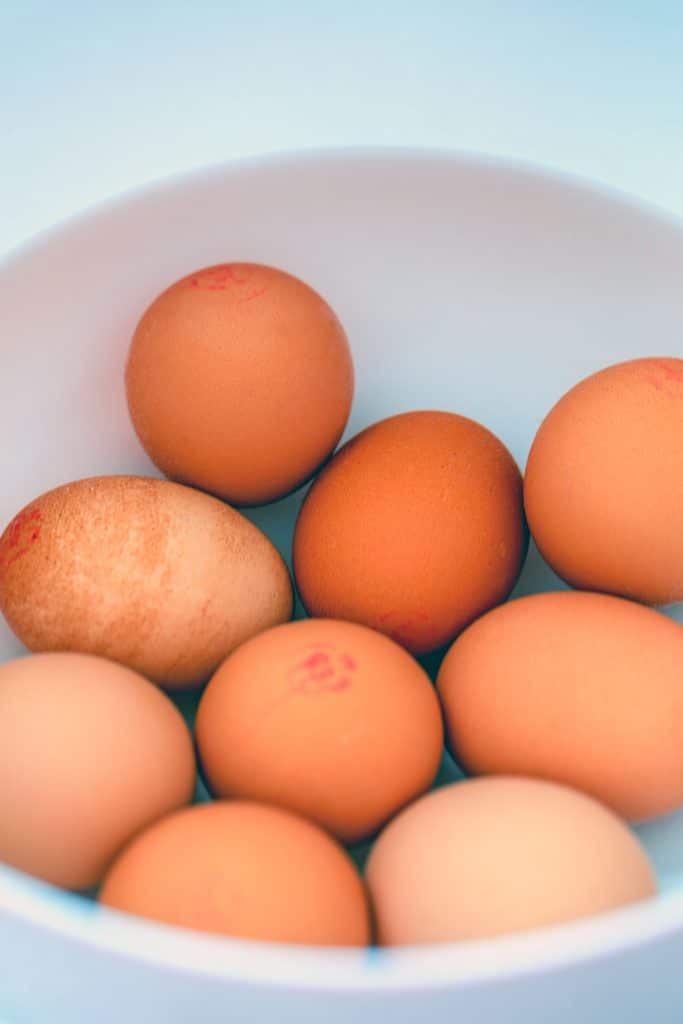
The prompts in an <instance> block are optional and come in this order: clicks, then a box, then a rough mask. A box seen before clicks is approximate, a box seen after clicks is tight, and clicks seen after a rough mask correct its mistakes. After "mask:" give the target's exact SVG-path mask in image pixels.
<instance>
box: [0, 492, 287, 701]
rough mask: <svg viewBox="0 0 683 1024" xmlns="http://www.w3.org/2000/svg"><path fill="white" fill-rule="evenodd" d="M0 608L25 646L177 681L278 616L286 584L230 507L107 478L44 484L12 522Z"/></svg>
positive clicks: (2, 548) (264, 543)
mask: <svg viewBox="0 0 683 1024" xmlns="http://www.w3.org/2000/svg"><path fill="white" fill-rule="evenodd" d="M0 609H1V610H2V612H3V614H4V616H5V618H6V619H7V621H8V623H9V625H10V626H11V627H12V629H13V630H14V632H15V633H16V634H17V636H18V637H19V638H20V640H22V641H23V643H24V644H25V645H26V646H27V647H28V648H29V649H30V650H33V651H50V650H67V651H81V652H84V653H88V654H97V655H101V656H103V657H107V658H111V659H112V660H114V661H118V662H121V663H122V664H124V665H128V666H129V667H130V668H133V669H135V670H136V671H138V672H141V673H143V674H144V675H146V676H149V677H150V678H152V679H154V680H156V681H158V682H160V683H162V684H163V685H164V686H168V687H182V686H190V685H196V684H198V683H200V682H202V681H203V680H205V679H206V678H207V677H208V675H209V674H210V673H211V671H212V670H213V669H214V668H215V667H216V665H218V664H219V663H220V662H221V661H222V659H223V658H224V657H225V656H226V655H227V654H228V653H229V652H230V651H231V650H232V649H233V648H234V647H236V646H237V645H238V644H239V643H241V642H242V641H243V640H245V639H247V637H249V636H251V635H252V634H254V633H257V632H258V631H259V630H261V629H265V628H267V627H268V626H272V625H274V624H275V623H278V622H283V621H285V620H286V619H288V618H289V617H290V615H291V612H292V589H291V583H290V580H289V574H288V572H287V568H286V566H285V563H284V561H283V560H282V558H281V556H280V555H279V554H278V552H277V551H276V549H275V548H274V547H273V545H272V544H271V543H270V541H269V540H268V538H267V537H266V536H265V535H264V534H263V533H261V531H260V530H258V529H257V527H255V526H254V525H253V524H252V523H250V522H249V521H248V520H247V519H245V518H244V516H242V515H241V514H240V513H239V512H236V511H235V510H234V509H232V508H230V507H229V506H227V505H224V504H223V503H222V502H220V501H218V500H217V499H215V498H212V497H210V496H209V495H206V494H202V493H200V492H199V491H195V490H192V489H191V488H189V487H183V486H181V485H180V484H173V483H169V482H168V481H165V480H153V479H150V478H146V477H135V476H105V477H93V478H90V479H86V480H79V481H77V482H75V483H70V484H65V485H64V486H62V487H58V488H56V489H55V490H53V491H49V492H48V493H47V494H44V495H42V497H40V498H37V499H36V500H35V501H33V502H31V504H29V505H27V506H26V508H24V509H23V510H22V511H21V512H20V513H19V514H18V515H17V516H16V517H15V518H14V519H13V520H12V522H11V523H10V524H9V526H8V527H7V528H6V530H5V532H4V533H3V535H2V537H0Z"/></svg>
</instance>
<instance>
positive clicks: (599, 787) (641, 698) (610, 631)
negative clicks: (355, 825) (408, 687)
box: [437, 591, 683, 821]
mask: <svg viewBox="0 0 683 1024" xmlns="http://www.w3.org/2000/svg"><path fill="white" fill-rule="evenodd" d="M682 666H683V626H680V625H679V624H678V623H676V622H673V621H672V620H671V619H668V618H666V617H665V616H664V615H662V614H661V613H659V612H656V611H653V610H652V609H650V608H645V607H643V606H642V605H639V604H635V603H633V602H631V601H626V600H624V599H623V598H618V597H611V596H608V595H605V594H594V593H588V592H582V591H564V592H558V593H548V594H535V595H532V596H530V597H523V598H519V599H518V600H515V601H511V602H509V603H508V604H506V605H503V606H501V607H500V608H496V609H494V610H493V611H491V612H489V613H488V614H487V615H485V616H483V617H482V618H481V619H479V620H478V621H477V622H475V623H474V624H473V625H471V626H470V627H469V629H467V630H465V632H464V633H463V634H462V635H461V636H460V637H458V639H457V640H456V641H455V643H454V644H453V646H452V647H451V649H450V651H449V652H448V654H447V655H446V657H445V659H444V661H443V663H442V665H441V669H440V671H439V675H438V680H437V685H438V690H439V694H440V696H441V700H442V703H443V708H444V714H445V720H446V727H447V733H448V737H449V743H450V746H451V749H452V750H453V753H454V756H455V758H456V759H457V760H458V761H459V762H460V763H461V764H462V765H463V766H464V767H465V768H466V769H467V770H468V771H470V772H472V773H474V774H501V773H502V774H513V775H527V776H536V777H540V778H545V779H551V780H555V781H557V782H562V783H566V784H568V785H571V786H574V787H576V788H577V789H581V790H584V791H585V792H587V793H590V794H592V795H593V796H595V797H596V798H598V799H599V800H601V801H602V802H603V803H605V804H607V805H609V806H610V807H612V808H613V809H614V810H615V811H617V812H618V813H619V814H620V815H622V816H623V817H625V818H628V819H630V820H633V821H640V820H644V819H647V818H652V817H654V816H656V815H660V814H666V813H667V812H669V811H672V810H673V809H674V808H676V807H679V806H680V805H682V804H683V686H682V685H681V683H682V679H681V668H682Z"/></svg>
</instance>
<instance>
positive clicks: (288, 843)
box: [100, 800, 370, 946]
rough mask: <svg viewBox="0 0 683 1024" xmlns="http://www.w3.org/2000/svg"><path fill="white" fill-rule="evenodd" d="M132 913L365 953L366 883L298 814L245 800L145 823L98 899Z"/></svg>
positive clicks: (187, 925)
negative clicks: (362, 949) (359, 948)
mask: <svg viewBox="0 0 683 1024" xmlns="http://www.w3.org/2000/svg"><path fill="white" fill-rule="evenodd" d="M100 899H101V901H102V903H104V904H106V905H107V906H110V907H115V908H116V909H118V910H123V911H127V912H128V913H130V914H138V915H140V916H141V917H146V918H151V919H153V920H156V921H163V922H165V923H166V924H172V925H178V926H180V927H182V928H193V929H196V930H198V931H205V932H219V933H222V934H225V935H232V936H238V937H240V938H247V939H262V940H266V941H269V942H295V943H303V944H305V945H321V946H364V945H366V944H367V943H368V942H369V940H370V922H369V914H368V905H367V899H366V894H365V889H364V886H363V883H362V881H361V879H360V877H359V875H358V873H357V872H356V869H355V867H354V865H353V862H352V861H351V859H350V857H349V856H348V855H347V854H346V852H345V851H344V850H343V849H342V848H341V847H340V846H338V845H337V843H336V842H335V841H334V840H333V839H332V838H331V837H330V836H328V835H326V834H325V833H324V832H323V831H322V829H319V828H318V827H317V826H316V825H313V824H312V823H310V822H308V821H305V820H304V819H303V818H299V817H298V816H297V815H294V814H290V813H288V812H287V811H283V810H280V809H279V808H275V807H266V806H264V805H261V804H256V803H250V802H246V801H239V800H235V801H230V802H222V801H218V802H216V803H214V804H201V805H198V806H196V807H191V808H188V809H186V810H183V811H179V812H177V813H176V814H173V815H170V816H169V817H168V818H165V819H164V820H163V821H159V822H157V824H155V825H152V827H151V828H149V829H148V830H147V831H146V832H144V833H143V834H142V835H140V836H139V837H138V838H137V839H135V840H134V841H133V842H132V843H131V844H130V846H128V847H127V849H125V850H124V852H123V853H122V854H121V856H120V857H119V858H118V860H117V861H116V862H115V864H114V865H113V867H112V868H111V870H110V872H109V874H108V875H107V877H106V879H105V882H104V885H103V887H102V890H101V893H100Z"/></svg>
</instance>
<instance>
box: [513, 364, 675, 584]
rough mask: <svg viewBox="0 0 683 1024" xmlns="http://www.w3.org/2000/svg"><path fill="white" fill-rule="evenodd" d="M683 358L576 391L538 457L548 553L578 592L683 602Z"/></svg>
mask: <svg viewBox="0 0 683 1024" xmlns="http://www.w3.org/2000/svg"><path fill="white" fill-rule="evenodd" d="M681 438H683V359H670V358H658V359H654V358H653V359H635V360H632V361H631V362H627V363H620V364H618V365H617V366H610V367H608V368H607V369H605V370H601V371H600V372H599V373H596V374H593V376H591V377H588V378H587V379H586V380H583V381H581V382H580V383H579V384H577V385H576V387H574V388H572V389H571V391H569V392H568V393H567V394H566V395H565V396H564V397H563V398H561V399H560V401H559V402H558V403H557V405H555V406H554V408H553V409H551V411H550V412H549V413H548V415H547V416H546V418H545V420H544V421H543V423H542V424H541V427H540V429H539V431H538V433H537V435H536V438H535V440H534V443H533V445H532V447H531V452H530V454H529V461H528V465H527V468H526V475H525V479H524V500H525V504H526V512H527V516H528V518H529V526H530V528H531V532H532V534H533V536H534V539H535V540H536V543H537V545H538V547H539V550H540V551H541V553H542V554H543V556H544V558H545V559H546V560H547V561H548V563H549V564H550V565H551V566H552V568H553V569H554V570H555V572H556V573H558V574H559V575H560V576H561V577H562V578H563V579H565V580H566V581H567V582H568V583H571V584H572V586H575V587H581V588H583V589H586V590H602V591H607V592H609V593H613V594H621V595H623V596H624V597H631V598H634V599H636V600H640V601H645V602H647V603H649V604H667V603H669V602H673V601H680V600H683V530H682V529H681V513H682V511H683V443H681Z"/></svg>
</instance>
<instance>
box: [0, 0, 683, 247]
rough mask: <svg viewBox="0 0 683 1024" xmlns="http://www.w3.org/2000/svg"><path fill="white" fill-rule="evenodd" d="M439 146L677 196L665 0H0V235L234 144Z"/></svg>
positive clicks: (234, 151) (17, 234) (677, 119)
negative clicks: (106, 1) (87, 0)
mask: <svg viewBox="0 0 683 1024" xmlns="http://www.w3.org/2000/svg"><path fill="white" fill-rule="evenodd" d="M351 143H363V144H375V143H387V144H401V145H403V144H409V145H420V146H440V147H443V146H446V147H455V148H463V149H466V150H475V151H484V152H488V153H493V154H501V155H506V156H512V157H517V158H522V159H525V160H529V161H532V162H535V163H538V164H541V165H544V166H547V167H554V168H560V169H563V170H565V171H570V172H573V173H576V174H579V175H581V176H584V177H588V178H593V179H597V180H599V181H602V182H605V183H608V184H610V185H613V186H616V187H618V188H620V189H623V190H625V191H627V192H630V193H633V194H635V195H637V196H640V197H643V198H645V199H647V200H649V201H652V202H654V203H657V204H659V205H661V206H664V207H666V208H668V209H670V210H672V211H675V212H677V213H678V214H679V215H681V216H683V4H681V3H680V2H679V0H651V2H649V3H648V2H646V0H638V2H636V0H630V2H629V0H622V2H619V0H603V2H602V3H601V2H600V0H598V2H597V3H595V2H594V3H590V2H588V0H573V2H569V3H566V2H565V3H562V2H560V3H558V4H555V3H552V2H551V0H545V2H542V0H521V2H514V0H507V2H506V0H468V2H458V0H452V2H448V0H410V2H406V0H384V2H375V3H372V2H368V3H363V2H359V0H346V2H345V3H342V2H330V0H321V2H318V3H314V2H312V0H289V2H287V0H284V2H276V0H251V2H239V0H233V2H230V0H227V2H224V3H221V2H220V0H195V2H193V3H191V2H189V0H188V2H179V0H167V2H166V3H161V2H152V3H149V2H145V0H139V2H137V3H134V2H131V0H118V2H116V3H111V4H107V5H104V4H99V3H97V2H95V3H85V2H80V0H64V2H59V0H4V2H3V0H0V184H1V185H2V188H1V189H0V252H2V251H5V250H7V249H8V248H10V247H12V246H13V245H15V244H16V243H18V242H20V241H21V240H23V239H24V238H26V237H28V236H29V235H31V234H33V233H34V232H35V231H37V230H39V229H40V228H42V227H44V226H47V225H49V224H51V223H53V222H55V221H57V220H59V219H61V218H62V217H64V216H66V215H68V214H71V213H74V212H76V211H78V210H80V209H81V208H83V207H84V206H86V205H88V204H90V203H92V202H94V201H97V200H99V199H101V198H103V197H105V196H109V195H112V194H115V193H117V192H120V191H122V190H125V189H127V188H129V187H131V186H135V185H137V184H140V183H142V182H145V181H149V180H151V179H154V178H157V177H160V176H163V175H168V174H170V173H174V172H177V171H182V170H186V169H190V168H193V167H197V166H199V165H202V164H206V163H213V162H218V161H223V160H227V159H230V158H232V157H237V156H242V155H248V154H254V153H259V152H264V151H272V150H279V149H292V148H299V147H310V146H323V145H347V144H351Z"/></svg>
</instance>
